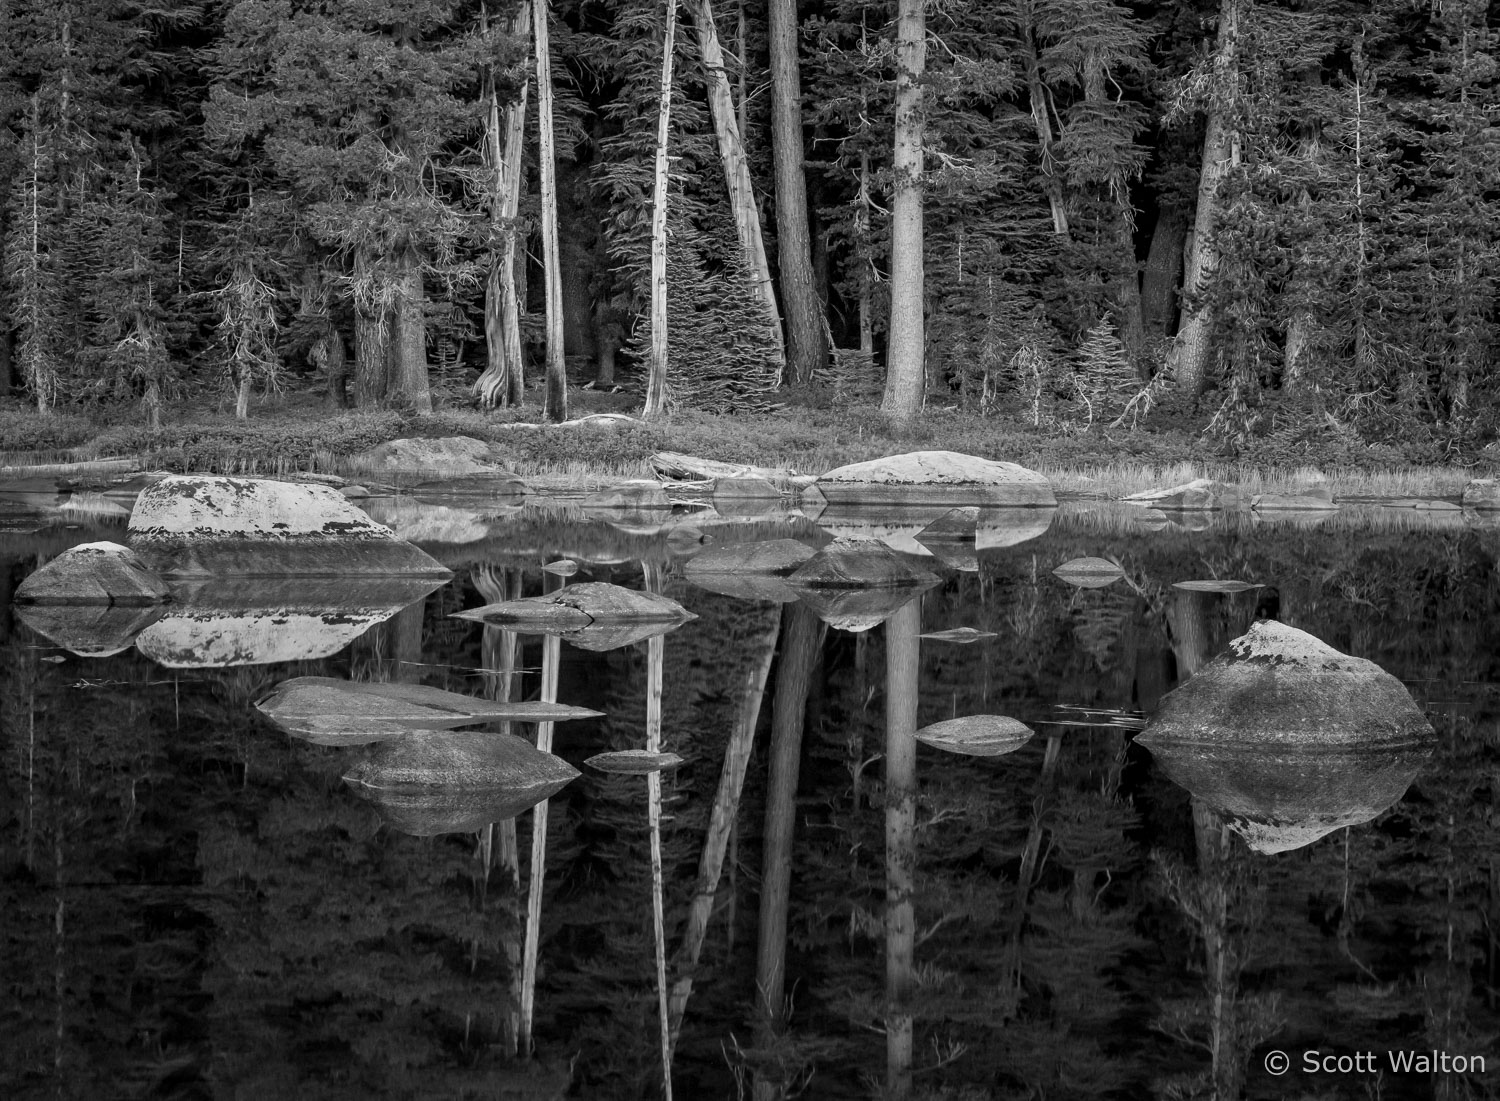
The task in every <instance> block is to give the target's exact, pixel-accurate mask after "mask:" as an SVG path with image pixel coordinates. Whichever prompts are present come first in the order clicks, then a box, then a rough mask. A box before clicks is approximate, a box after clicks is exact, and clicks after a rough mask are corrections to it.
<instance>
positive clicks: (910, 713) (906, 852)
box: [884, 599, 922, 1101]
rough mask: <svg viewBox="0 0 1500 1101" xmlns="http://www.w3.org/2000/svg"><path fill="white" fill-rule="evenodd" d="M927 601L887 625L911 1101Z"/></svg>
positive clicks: (893, 915)
mask: <svg viewBox="0 0 1500 1101" xmlns="http://www.w3.org/2000/svg"><path fill="white" fill-rule="evenodd" d="M921 633H922V601H921V600H920V599H918V600H913V601H910V602H908V603H907V604H906V605H905V606H904V607H902V608H900V609H899V610H898V611H897V612H896V614H895V615H893V616H891V618H890V619H888V620H886V621H885V1004H886V1018H885V1058H886V1063H885V1094H884V1096H885V1097H887V1098H890V1101H906V1099H907V1098H909V1097H911V1088H912V1073H911V1065H912V1033H913V1021H912V1009H911V998H912V994H913V992H914V991H915V988H916V939H917V926H916V910H915V906H914V903H913V898H914V896H915V893H916V884H917V739H916V738H915V737H914V735H915V734H916V731H917V678H918V672H919V671H920V669H921V646H922V642H921V639H920V638H919V637H918V636H919V635H920V634H921Z"/></svg>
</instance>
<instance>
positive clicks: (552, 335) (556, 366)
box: [532, 0, 568, 421]
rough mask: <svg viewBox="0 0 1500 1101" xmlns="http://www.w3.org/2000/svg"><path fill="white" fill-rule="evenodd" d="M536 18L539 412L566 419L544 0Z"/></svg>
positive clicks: (538, 4)
mask: <svg viewBox="0 0 1500 1101" xmlns="http://www.w3.org/2000/svg"><path fill="white" fill-rule="evenodd" d="M532 3H533V4H534V5H535V6H534V9H533V12H532V14H533V18H534V20H535V22H536V93H537V95H536V98H537V104H536V121H537V135H538V152H537V160H538V162H539V164H540V166H541V189H542V270H543V272H544V273H545V278H546V283H547V398H546V403H545V404H544V405H543V415H544V416H545V417H546V419H547V420H550V421H565V420H567V419H568V372H567V360H566V359H565V358H564V354H563V301H562V259H561V257H560V256H559V255H558V251H557V161H556V155H555V153H554V151H553V146H552V57H551V50H550V49H549V47H548V44H547V0H532Z"/></svg>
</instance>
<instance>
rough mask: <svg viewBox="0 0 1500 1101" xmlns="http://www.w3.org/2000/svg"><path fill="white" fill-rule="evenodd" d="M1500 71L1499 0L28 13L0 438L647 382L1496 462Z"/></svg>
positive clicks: (225, 0)
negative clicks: (1349, 443) (320, 396)
mask: <svg viewBox="0 0 1500 1101" xmlns="http://www.w3.org/2000/svg"><path fill="white" fill-rule="evenodd" d="M1497 36H1500V5H1496V4H1487V3H1485V2H1482V0H1433V2H1431V3H1421V2H1414V0H1213V2H1204V0H1135V2H1129V3H1116V2H1114V0H947V2H944V3H941V4H938V3H925V2H924V0H891V2H886V3H853V2H850V0H807V2H804V3H802V4H801V5H798V4H796V3H794V2H793V0H720V4H719V6H718V7H715V6H714V5H713V4H712V3H711V2H710V0H682V2H681V3H678V2H677V0H553V2H551V3H548V2H547V0H534V2H531V3H523V4H521V5H519V6H517V5H516V4H514V3H507V2H506V0H478V2H474V0H459V2H451V3H440V2H436V0H344V2H339V3H332V2H327V0H318V2H313V0H205V2H201V3H194V2H189V0H157V2H154V3H150V4H147V3H138V2H136V0H61V2H56V0H54V2H50V3H40V2H38V0H6V2H5V3H3V4H0V43H3V45H0V239H3V261H4V263H3V270H4V279H3V281H0V401H3V402H5V403H6V404H7V405H9V406H10V407H11V408H29V409H31V410H33V411H34V413H36V414H51V413H55V412H67V411H77V410H80V409H82V410H89V409H95V408H103V407H109V408H115V409H125V410H129V411H131V412H129V414H128V415H130V416H132V417H134V416H140V417H142V418H143V420H144V421H145V422H146V423H147V424H148V425H150V426H152V427H153V428H155V427H156V426H158V425H159V424H160V423H161V420H162V418H163V416H168V417H170V415H171V412H172V410H173V409H174V408H175V407H177V406H178V405H179V403H181V402H183V401H184V400H186V399H190V398H192V397H194V396H201V395H205V394H217V395H220V396H221V400H226V401H231V402H232V403H233V404H234V406H235V409H236V413H237V415H238V416H239V417H242V418H243V417H246V416H248V415H249V410H250V402H251V398H252V396H253V395H255V394H261V393H273V392H276V391H278V390H281V389H284V388H287V387H294V388H298V389H303V390H316V391H322V392H326V395H327V404H328V407H329V408H330V409H336V408H342V407H354V408H361V409H362V408H394V409H400V410H404V411H408V412H411V413H413V414H414V415H420V414H423V413H426V412H429V411H431V410H433V409H434V408H437V409H442V408H445V407H448V408H453V407H463V406H465V405H470V406H477V407H478V408H481V409H496V408H499V407H504V406H516V405H523V406H526V407H529V408H530V409H532V410H533V411H540V413H541V414H542V415H543V416H544V417H545V418H547V419H550V420H556V421H561V420H564V419H566V418H567V416H568V400H569V393H570V390H572V391H575V392H576V391H577V390H578V389H579V388H582V387H589V388H591V389H594V390H605V391H609V390H613V389H614V388H616V387H622V388H623V389H624V391H625V392H626V393H629V394H631V395H639V398H640V400H641V401H642V402H643V407H642V408H641V411H642V412H643V413H644V414H645V416H647V417H662V416H665V415H667V414H669V413H670V412H671V411H672V410H675V409H696V410H702V411H705V412H708V413H735V414H759V413H765V412H767V411H769V410H772V409H774V408H776V407H778V406H779V405H781V404H783V403H784V402H785V401H787V400H788V395H797V394H802V395H807V394H812V395H823V398H824V400H827V399H828V396H829V395H832V400H834V401H838V402H845V403H858V402H865V403H868V404H871V405H873V404H875V403H877V402H878V403H879V405H880V407H881V410H882V412H883V414H884V415H885V416H886V417H887V418H888V419H889V420H891V421H892V422H894V423H898V424H899V423H905V422H908V421H910V420H911V419H912V418H913V417H915V416H917V415H918V414H919V413H920V412H921V411H922V410H923V409H924V408H932V407H944V408H957V409H959V410H962V411H965V412H968V413H971V414H974V415H976V416H993V417H997V418H999V417H1008V418H1011V419H1012V420H1014V421H1016V422H1019V423H1023V424H1027V425H1030V426H1032V427H1034V428H1035V429H1037V430H1039V431H1043V432H1047V431H1058V430H1080V429H1081V430H1087V429H1090V428H1095V427H1103V426H1108V425H1114V426H1117V427H1127V428H1128V427H1131V426H1134V425H1139V424H1141V423H1143V422H1144V423H1146V424H1147V425H1148V426H1149V424H1150V420H1151V417H1152V416H1160V415H1162V411H1163V410H1176V411H1177V413H1178V415H1180V416H1186V417H1187V418H1188V420H1189V421H1190V422H1191V423H1192V424H1193V426H1194V430H1195V431H1206V432H1207V433H1208V434H1209V435H1211V436H1213V435H1217V436H1218V437H1221V438H1248V437H1258V438H1269V439H1271V440H1272V441H1273V442H1274V441H1281V442H1284V443H1285V444H1286V445H1288V446H1291V445H1293V444H1295V443H1296V442H1297V441H1299V440H1302V439H1306V438H1309V437H1316V436H1329V435H1332V436H1334V437H1338V438H1341V439H1347V440H1357V441H1365V442H1370V443H1378V442H1381V441H1390V440H1393V439H1403V440H1411V439H1417V438H1420V439H1421V440H1423V441H1426V443H1427V444H1428V445H1430V447H1429V453H1430V454H1437V455H1444V454H1452V453H1455V452H1459V451H1465V452H1467V451H1468V450H1470V449H1474V448H1478V447H1481V446H1483V445H1484V444H1486V443H1488V442H1489V441H1491V440H1493V439H1494V438H1495V436H1496V433H1497V429H1500V401H1497V399H1500V392H1497V381H1496V379H1495V378H1494V376H1493V373H1492V372H1491V371H1490V370H1489V367H1490V364H1491V363H1492V361H1493V357H1494V350H1495V344H1496V335H1497V333H1496V326H1497V322H1500V314H1497V296H1496V295H1497V287H1496V279H1497V273H1500V88H1497V84H1500V70H1497V64H1496V48H1497ZM528 391H531V392H528ZM224 395H227V397H223V396H224ZM135 410H139V412H134V411H135Z"/></svg>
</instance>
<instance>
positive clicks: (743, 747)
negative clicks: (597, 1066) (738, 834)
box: [670, 613, 781, 1044]
mask: <svg viewBox="0 0 1500 1101" xmlns="http://www.w3.org/2000/svg"><path fill="white" fill-rule="evenodd" d="M773 615H775V616H776V618H773V619H772V620H771V622H770V624H769V626H768V628H767V629H766V631H765V633H764V634H763V635H762V636H761V637H760V638H757V639H755V640H754V641H753V642H751V643H750V644H749V645H750V646H751V647H758V648H759V652H760V660H758V661H757V662H756V663H755V664H754V665H753V666H751V667H750V668H749V669H747V670H745V673H744V680H743V682H742V683H741V685H740V693H741V694H740V707H739V712H738V713H737V714H736V716H735V723H734V731H733V733H731V734H730V737H729V746H728V748H727V749H726V750H725V753H724V767H723V769H722V770H721V771H720V773H719V787H718V790H717V791H716V792H715V794H714V805H713V809H712V811H710V812H709V819H708V833H707V834H706V835H705V836H704V838H703V855H702V856H701V857H700V858H699V861H698V880H697V883H696V885H695V886H694V889H693V902H692V906H691V908H690V909H689V911H688V922H687V930H686V931H685V932H684V933H683V938H682V946H681V947H680V948H679V949H678V950H677V960H676V966H675V968H674V970H676V971H677V973H678V975H679V978H678V979H677V982H676V984H675V985H674V986H673V988H672V1003H671V1006H670V1009H671V1025H672V1042H673V1043H674V1044H675V1043H676V1042H677V1035H678V1033H679V1032H680V1031H681V1030H682V1016H683V1013H684V1012H685V1011H686V1009H687V1000H688V996H689V995H690V994H691V993H692V992H693V971H694V969H695V968H696V967H697V966H698V956H699V953H700V952H701V951H702V949H703V938H704V936H705V934H706V933H707V932H708V921H709V918H710V917H711V916H712V914H713V908H714V894H715V892H716V890H717V888H718V884H719V875H720V873H721V871H722V870H723V867H724V853H725V850H726V849H727V848H728V847H729V844H730V839H731V837H732V836H733V833H734V824H735V821H736V818H737V815H738V813H739V805H740V790H741V789H742V788H743V787H744V783H745V768H746V766H747V765H748V764H749V762H750V751H751V748H752V747H753V746H754V742H755V728H756V726H757V724H758V723H759V721H760V704H761V698H762V696H763V695H764V693H765V687H766V676H767V674H768V673H769V672H770V670H771V659H772V657H774V656H775V653H776V638H777V635H778V634H779V633H780V630H781V623H780V618H779V615H778V614H777V613H773ZM732 924H733V919H732V917H731V925H732Z"/></svg>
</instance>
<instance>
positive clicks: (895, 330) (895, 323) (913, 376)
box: [880, 0, 927, 423]
mask: <svg viewBox="0 0 1500 1101" xmlns="http://www.w3.org/2000/svg"><path fill="white" fill-rule="evenodd" d="M926 63H927V12H926V8H925V0H900V5H899V7H898V9H897V14H896V139H895V153H894V157H893V158H892V167H893V169H894V172H895V182H894V183H893V184H892V192H893V194H892V196H891V317H890V333H889V336H888V339H887V341H886V353H885V354H886V365H885V397H884V398H883V400H882V401H881V403H880V408H881V410H882V411H883V412H884V413H885V415H886V416H887V417H889V418H890V419H891V420H893V421H896V422H898V423H904V422H906V421H910V420H911V419H912V418H913V417H915V416H916V415H917V413H918V412H920V410H921V408H922V393H923V390H924V389H925V386H926V362H925V360H926V356H925V352H926V347H925V346H926V332H925V325H924V319H923V317H922V298H923V283H922V142H923V134H922V84H921V81H922V73H923V71H924V69H925V68H926Z"/></svg>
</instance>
